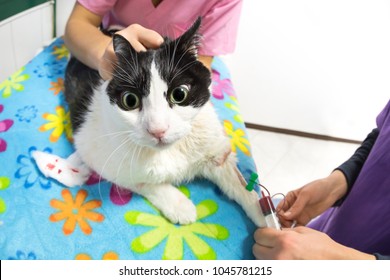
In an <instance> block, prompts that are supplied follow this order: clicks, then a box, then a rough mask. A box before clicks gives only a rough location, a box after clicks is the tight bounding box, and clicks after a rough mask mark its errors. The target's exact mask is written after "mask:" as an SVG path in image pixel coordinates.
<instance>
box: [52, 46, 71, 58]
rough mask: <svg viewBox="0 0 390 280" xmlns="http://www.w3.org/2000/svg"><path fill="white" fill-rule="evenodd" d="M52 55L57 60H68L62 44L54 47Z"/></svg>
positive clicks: (65, 49)
mask: <svg viewBox="0 0 390 280" xmlns="http://www.w3.org/2000/svg"><path fill="white" fill-rule="evenodd" d="M52 54H53V55H55V57H56V58H57V59H58V60H60V59H62V58H68V57H69V50H68V49H67V48H66V47H65V45H64V44H62V45H61V46H59V47H58V46H54V47H53V52H52Z"/></svg>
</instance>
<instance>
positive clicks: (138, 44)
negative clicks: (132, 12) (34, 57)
mask: <svg viewBox="0 0 390 280" xmlns="http://www.w3.org/2000/svg"><path fill="white" fill-rule="evenodd" d="M117 33H118V34H120V35H122V36H123V37H125V38H126V39H127V40H128V41H129V42H130V44H131V46H132V47H133V48H134V49H135V50H136V51H137V52H141V51H146V49H147V48H157V47H159V46H160V45H161V44H162V43H163V42H164V39H163V37H161V35H160V34H158V33H157V32H156V31H154V30H151V29H147V28H145V27H143V26H141V25H138V24H133V25H130V26H129V27H127V28H125V29H123V30H121V31H118V32H117Z"/></svg>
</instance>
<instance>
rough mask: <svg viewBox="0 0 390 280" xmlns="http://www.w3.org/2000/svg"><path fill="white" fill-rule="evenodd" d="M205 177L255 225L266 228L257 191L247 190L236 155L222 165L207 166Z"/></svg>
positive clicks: (231, 155)
mask: <svg viewBox="0 0 390 280" xmlns="http://www.w3.org/2000/svg"><path fill="white" fill-rule="evenodd" d="M203 175H204V176H205V177H206V178H208V179H209V180H211V181H212V182H214V183H215V184H216V185H217V186H218V187H219V188H220V189H221V190H222V191H223V192H224V193H225V194H226V195H227V196H228V197H229V198H230V199H233V200H235V201H236V202H237V203H238V204H239V205H240V206H241V207H242V208H243V210H244V211H245V213H246V214H247V215H248V217H249V218H250V219H251V220H252V221H253V223H255V224H256V225H257V226H259V227H265V226H266V224H265V219H264V215H263V213H262V211H261V208H260V205H259V197H258V195H257V193H256V192H255V191H250V192H249V191H247V190H246V189H245V180H244V179H243V177H242V175H241V173H240V172H239V171H238V169H237V166H236V157H235V154H234V153H230V154H229V155H228V156H227V158H226V160H225V161H224V162H223V163H222V164H220V165H216V164H213V162H211V163H209V164H207V166H206V167H205V168H204V173H203Z"/></svg>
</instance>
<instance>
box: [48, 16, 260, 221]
mask: <svg viewBox="0 0 390 280" xmlns="http://www.w3.org/2000/svg"><path fill="white" fill-rule="evenodd" d="M200 23H201V22H200V19H199V20H197V21H196V22H195V23H194V25H193V26H192V27H191V28H190V29H189V30H188V31H186V32H185V33H184V34H183V35H182V36H181V37H179V38H178V39H176V40H170V39H165V42H164V43H163V44H162V45H161V46H160V47H159V48H158V49H155V50H148V51H146V52H139V53H137V52H136V51H135V50H134V49H133V48H132V46H131V45H130V43H129V42H128V41H127V40H126V39H125V38H123V37H122V36H120V35H114V36H113V44H114V51H115V54H116V56H117V63H116V64H115V66H114V72H113V78H112V79H111V80H109V81H103V80H101V79H100V76H99V74H98V72H97V71H95V70H92V69H90V68H88V67H87V66H85V65H83V64H82V63H81V62H79V61H78V60H76V59H75V58H72V59H71V60H70V62H69V65H68V67H67V70H66V79H65V96H66V100H67V102H68V104H69V108H70V112H71V121H72V125H73V129H74V145H75V148H76V153H75V154H73V155H72V156H71V158H70V159H69V160H68V163H69V162H70V163H71V164H74V165H75V166H77V167H78V168H79V169H78V174H77V175H78V176H76V174H74V175H75V176H70V179H69V178H68V179H67V181H65V182H64V181H62V183H64V184H66V185H68V186H74V185H80V184H82V183H83V182H84V181H85V179H86V177H87V175H88V174H89V171H85V170H84V172H79V171H80V164H81V163H83V164H85V165H86V166H87V168H86V169H88V170H89V169H91V170H94V171H95V172H97V173H98V174H100V175H101V176H102V177H103V178H105V179H107V180H109V181H111V182H114V183H115V184H117V185H119V186H122V187H124V188H127V189H130V190H132V191H133V192H135V193H137V194H140V195H142V196H144V197H145V198H147V199H148V200H149V201H150V202H151V203H152V204H153V205H154V206H155V207H156V208H158V209H159V210H160V211H161V213H162V214H163V215H164V216H165V217H166V218H168V219H169V220H170V221H171V222H173V223H180V224H188V223H192V222H195V221H196V217H197V213H196V208H195V206H194V204H193V203H192V202H191V200H189V199H188V198H187V197H186V196H185V195H184V194H183V193H181V192H180V191H179V190H178V189H177V188H176V187H175V186H174V185H178V184H180V183H182V182H183V181H189V180H192V179H194V178H195V177H203V178H207V179H209V180H211V181H212V182H214V183H215V184H217V185H218V186H219V188H220V189H221V190H222V191H223V192H224V193H225V194H226V195H227V196H228V197H229V198H231V199H233V200H235V201H236V202H237V203H238V204H240V205H241V206H242V208H243V209H244V211H245V212H246V213H247V215H248V216H249V217H250V218H251V220H252V221H253V222H254V223H255V224H256V225H257V226H261V227H263V226H265V221H264V217H263V215H262V212H261V209H260V206H259V203H258V196H257V194H256V192H254V191H252V192H248V191H247V190H246V189H245V187H244V186H245V182H243V179H242V177H241V175H240V173H239V172H238V169H237V167H236V161H237V160H236V156H235V154H233V153H231V149H230V142H229V139H228V138H227V136H226V135H225V134H224V131H223V127H222V125H221V123H220V121H219V120H218V117H217V115H216V113H215V111H214V109H213V107H212V105H211V103H210V101H209V99H210V90H209V88H210V84H211V79H210V71H209V70H208V69H207V68H206V67H205V66H204V65H203V64H202V63H201V62H199V61H198V60H197V46H198V42H199V35H198V29H199V27H200ZM41 170H42V168H41ZM43 173H44V174H45V171H43ZM54 173H55V172H54ZM46 174H47V170H46ZM80 176H81V177H80ZM59 181H61V179H59Z"/></svg>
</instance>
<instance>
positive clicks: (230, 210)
mask: <svg viewBox="0 0 390 280" xmlns="http://www.w3.org/2000/svg"><path fill="white" fill-rule="evenodd" d="M68 56H69V53H68V50H67V49H66V48H65V46H64V43H63V41H62V39H60V38H59V39H57V40H55V41H54V42H53V43H52V44H51V45H50V46H48V47H47V48H45V49H44V50H43V51H42V52H41V53H40V54H39V55H37V56H36V57H35V58H34V59H33V60H32V61H31V62H30V63H28V64H27V65H26V66H25V67H23V68H21V69H20V70H19V71H17V72H16V73H15V74H13V75H12V76H11V77H9V78H8V79H7V80H6V81H4V82H2V83H1V84H0V259H60V260H63V259H252V258H253V255H252V244H253V238H252V234H253V231H254V230H255V226H254V224H253V223H252V222H251V221H250V220H249V219H248V218H247V217H246V215H245V213H244V212H243V210H242V209H241V208H240V207H239V206H238V205H237V204H236V203H235V202H233V201H231V200H229V199H227V198H226V197H225V196H224V195H223V194H221V192H220V191H219V189H218V188H217V187H216V186H215V185H213V184H212V183H210V182H209V181H207V180H201V179H197V180H195V181H193V182H190V183H186V184H182V185H180V186H178V187H179V188H180V190H181V191H182V192H183V193H184V194H186V195H187V196H189V197H190V198H191V200H192V201H193V202H194V203H195V205H196V207H197V211H198V219H197V221H196V222H195V223H193V224H191V225H185V226H178V225H173V224H171V223H170V222H168V221H167V220H166V219H165V218H163V217H162V216H161V215H160V213H159V212H158V211H157V210H156V209H155V208H154V207H153V206H152V205H151V204H150V203H149V202H148V201H146V200H145V199H144V198H142V197H140V196H138V195H136V194H133V193H131V192H130V191H126V190H123V189H120V188H118V187H117V186H115V185H113V184H112V183H110V182H106V181H100V180H99V178H93V177H92V178H90V180H89V181H88V183H87V184H86V185H85V186H83V187H81V188H73V189H67V188H64V187H63V186H62V185H60V184H59V183H56V182H55V181H52V180H49V179H47V178H45V177H44V176H43V175H42V174H40V172H39V171H38V169H37V167H36V165H35V163H34V161H33V159H32V157H31V153H32V152H33V151H35V150H40V151H47V152H50V153H53V154H57V155H59V156H61V157H63V158H66V157H67V156H69V155H70V154H71V153H72V152H73V146H72V142H71V141H72V130H71V125H70V120H69V111H68V107H67V105H66V103H65V101H64V95H63V82H64V71H65V67H66V64H67V61H68ZM212 68H213V94H212V102H213V104H214V107H215V109H216V111H217V113H218V115H219V117H220V120H221V122H223V125H224V127H225V130H226V133H227V135H228V136H229V137H230V138H231V145H232V148H233V151H235V152H236V153H237V154H238V158H239V169H240V170H241V172H242V173H243V174H244V176H245V178H246V179H249V175H250V173H251V172H252V171H254V170H255V165H254V162H253V160H252V157H251V150H250V144H249V141H248V139H247V135H246V130H245V126H244V123H243V120H242V118H241V115H240V111H239V107H238V104H237V99H236V96H235V93H234V89H233V86H232V84H231V81H230V76H229V72H228V70H227V68H226V66H225V65H224V64H223V62H222V61H221V60H220V59H218V58H216V59H214V62H213V65H212Z"/></svg>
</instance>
